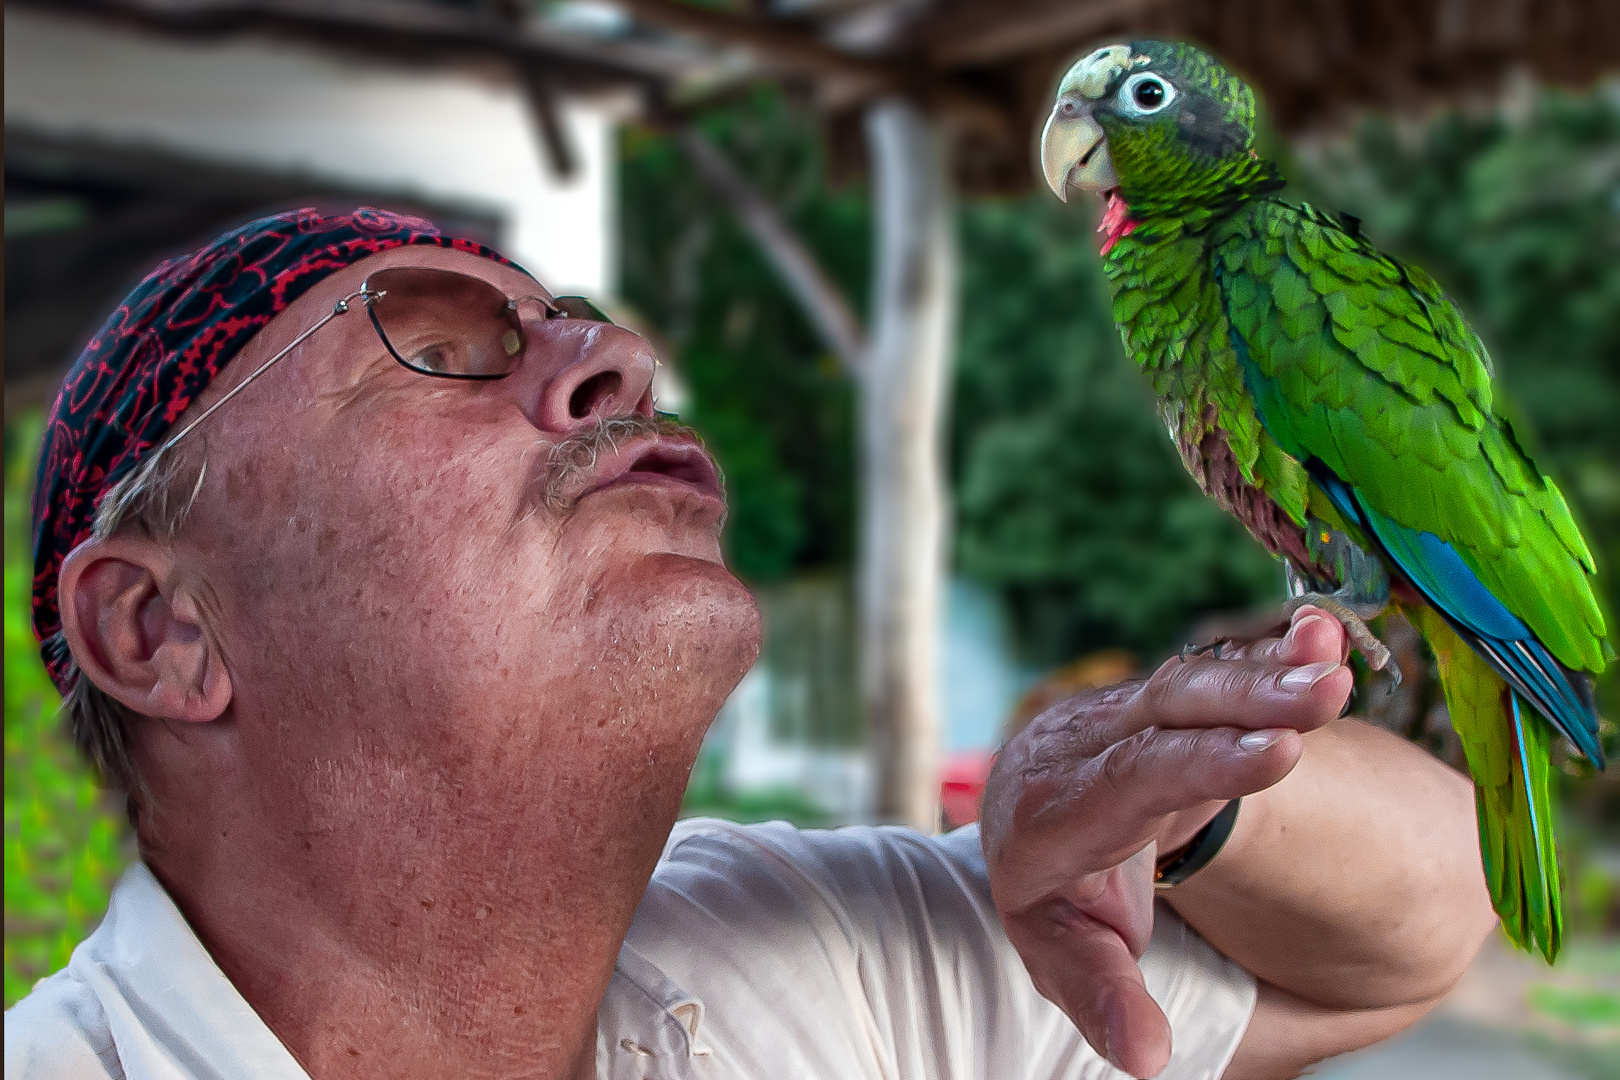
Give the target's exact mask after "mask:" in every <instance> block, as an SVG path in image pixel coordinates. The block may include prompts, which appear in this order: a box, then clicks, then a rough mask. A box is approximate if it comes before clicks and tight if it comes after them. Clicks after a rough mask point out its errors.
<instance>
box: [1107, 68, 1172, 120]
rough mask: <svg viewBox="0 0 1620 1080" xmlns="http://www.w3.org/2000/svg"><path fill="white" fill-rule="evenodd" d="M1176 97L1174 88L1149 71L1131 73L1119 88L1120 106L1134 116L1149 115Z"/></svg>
mask: <svg viewBox="0 0 1620 1080" xmlns="http://www.w3.org/2000/svg"><path fill="white" fill-rule="evenodd" d="M1175 99H1176V88H1175V87H1174V86H1172V85H1170V83H1168V82H1166V81H1165V80H1164V79H1162V78H1160V77H1159V76H1157V75H1155V74H1153V73H1152V72H1150V71H1144V72H1141V73H1140V74H1137V75H1132V76H1131V77H1130V78H1129V79H1126V80H1125V85H1124V86H1121V87H1120V88H1119V104H1120V108H1121V109H1122V110H1123V111H1124V112H1127V113H1130V114H1132V115H1134V116H1150V115H1152V114H1153V113H1156V112H1158V111H1160V110H1161V109H1163V108H1164V107H1165V106H1166V105H1168V104H1170V103H1171V102H1172V101H1174V100H1175Z"/></svg>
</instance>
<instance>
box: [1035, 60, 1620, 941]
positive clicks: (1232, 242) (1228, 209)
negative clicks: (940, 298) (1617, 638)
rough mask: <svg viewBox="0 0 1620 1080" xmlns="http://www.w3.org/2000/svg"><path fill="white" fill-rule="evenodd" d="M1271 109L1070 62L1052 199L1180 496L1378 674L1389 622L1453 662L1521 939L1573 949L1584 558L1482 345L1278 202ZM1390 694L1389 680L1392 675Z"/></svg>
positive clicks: (1588, 567)
mask: <svg viewBox="0 0 1620 1080" xmlns="http://www.w3.org/2000/svg"><path fill="white" fill-rule="evenodd" d="M1253 121H1254V95H1253V93H1252V92H1251V91H1250V90H1249V88H1248V87H1247V86H1245V85H1244V84H1243V83H1242V82H1241V81H1240V80H1239V79H1237V78H1236V77H1234V76H1233V75H1232V74H1230V73H1229V72H1228V71H1226V70H1225V69H1224V68H1223V67H1222V66H1221V65H1220V64H1219V63H1217V62H1216V61H1215V60H1214V59H1213V58H1212V57H1210V56H1209V55H1207V54H1205V53H1203V52H1201V51H1200V50H1198V49H1196V48H1193V47H1192V46H1189V45H1183V44H1172V43H1164V42H1156V41H1136V42H1131V43H1130V44H1128V45H1110V46H1108V47H1106V48H1102V49H1098V50H1097V51H1095V52H1093V53H1091V54H1090V55H1089V56H1086V57H1084V58H1082V59H1081V60H1079V61H1078V62H1077V63H1076V64H1075V65H1074V66H1073V67H1072V68H1070V69H1069V71H1068V73H1067V74H1066V75H1065V76H1064V77H1063V81H1062V83H1061V85H1060V86H1059V88H1058V94H1057V101H1056V103H1055V105H1054V107H1053V109H1052V114H1051V117H1050V118H1049V119H1048V120H1047V123H1046V129H1045V131H1044V132H1043V134H1042V136H1041V163H1042V168H1043V170H1044V172H1045V175H1046V181H1047V183H1048V184H1049V185H1050V186H1051V188H1052V190H1053V191H1054V192H1056V193H1057V195H1058V197H1059V198H1062V199H1065V200H1067V197H1068V192H1069V191H1070V190H1071V189H1080V190H1084V191H1092V192H1096V193H1098V194H1100V195H1101V196H1102V198H1103V201H1104V212H1103V217H1102V223H1101V225H1099V226H1098V232H1100V233H1102V234H1104V238H1103V242H1102V252H1103V268H1104V270H1105V272H1106V273H1107V276H1108V282H1109V286H1110V289H1111V291H1112V293H1113V310H1114V320H1115V322H1117V323H1118V325H1119V332H1120V336H1121V337H1122V338H1123V339H1124V342H1125V351H1126V352H1127V353H1128V354H1129V355H1130V357H1131V358H1132V359H1133V360H1135V361H1136V363H1137V364H1138V365H1139V366H1140V367H1141V368H1142V370H1143V372H1145V373H1146V374H1147V376H1148V378H1149V379H1150V380H1151V382H1152V384H1153V389H1154V391H1155V392H1156V394H1157V395H1158V398H1159V407H1160V413H1161V415H1162V416H1163V419H1164V421H1165V425H1166V427H1167V428H1168V429H1169V432H1170V436H1171V438H1172V440H1173V441H1174V442H1175V445H1176V449H1177V450H1178V451H1179V452H1180V454H1181V458H1182V461H1183V462H1184V463H1185V464H1186V466H1187V469H1188V471H1190V472H1191V473H1192V475H1193V477H1194V478H1195V479H1196V480H1197V481H1198V484H1199V486H1200V487H1201V488H1202V489H1203V490H1204V492H1205V494H1207V495H1209V496H1210V497H1211V498H1212V499H1214V500H1215V501H1216V502H1217V503H1218V504H1219V505H1220V506H1222V507H1223V508H1224V509H1226V510H1227V511H1229V512H1230V513H1232V514H1233V515H1234V516H1236V517H1237V519H1238V520H1239V521H1241V522H1242V523H1243V525H1244V526H1245V527H1246V528H1247V529H1248V530H1249V531H1250V533H1252V534H1253V535H1254V537H1255V539H1257V540H1258V541H1259V542H1260V543H1261V544H1263V545H1264V546H1265V547H1266V549H1267V550H1268V551H1270V552H1271V553H1272V554H1273V555H1274V556H1276V557H1278V558H1280V559H1282V560H1283V561H1284V562H1285V563H1286V566H1287V569H1288V577H1289V582H1290V587H1291V592H1292V593H1293V599H1292V600H1291V601H1290V605H1291V607H1297V606H1299V605H1301V604H1304V603H1312V604H1315V605H1317V606H1320V607H1322V608H1324V609H1326V610H1328V611H1330V612H1331V613H1333V614H1334V615H1335V616H1337V617H1338V618H1339V619H1340V620H1341V621H1342V622H1343V623H1344V624H1345V629H1346V631H1347V633H1348V636H1349V637H1350V640H1351V641H1352V643H1353V644H1354V645H1355V646H1356V647H1357V648H1358V649H1359V650H1360V651H1361V652H1362V654H1363V656H1365V657H1366V658H1367V661H1368V663H1369V664H1370V665H1371V666H1372V667H1374V668H1380V669H1381V668H1384V667H1386V666H1387V665H1389V663H1390V654H1389V650H1388V649H1387V648H1385V646H1384V645H1383V644H1382V643H1381V642H1380V641H1379V640H1378V639H1377V637H1376V636H1374V635H1373V633H1372V632H1371V631H1370V630H1369V629H1368V628H1367V625H1366V620H1368V619H1371V618H1374V617H1376V616H1377V615H1379V614H1381V613H1383V612H1384V611H1385V609H1386V608H1387V607H1388V606H1389V605H1390V604H1391V603H1392V602H1393V603H1394V604H1395V605H1396V606H1398V607H1399V608H1400V609H1401V610H1402V612H1403V613H1404V614H1405V615H1406V616H1407V617H1408V618H1409V619H1410V620H1411V621H1412V623H1413V624H1414V625H1415V626H1416V627H1417V628H1418V629H1419V630H1420V631H1421V632H1422V634H1423V636H1424V638H1425V639H1426V640H1427V641H1428V643H1429V645H1430V647H1431V648H1432V649H1433V651H1434V654H1435V656H1436V658H1437V660H1438V663H1439V668H1440V678H1441V682H1442V685H1443V687H1444V690H1445V696H1446V704H1447V706H1448V708H1449V709H1450V712H1451V719H1452V724H1453V725H1454V726H1455V727H1456V729H1457V734H1458V735H1459V736H1460V738H1461V740H1462V744H1463V749H1464V751H1465V753H1466V755H1467V759H1468V769H1469V772H1470V773H1471V774H1472V776H1473V781H1474V790H1475V802H1476V805H1477V809H1478V817H1479V833H1480V850H1481V856H1482V859H1483V862H1484V867H1485V877H1486V880H1487V882H1488V883H1489V886H1490V891H1491V898H1492V901H1493V903H1494V904H1495V907H1496V911H1497V913H1498V914H1499V915H1500V916H1501V918H1502V924H1503V926H1504V927H1505V928H1506V930H1507V932H1508V934H1509V935H1510V936H1511V937H1512V938H1513V940H1514V941H1515V942H1517V943H1518V944H1519V945H1520V946H1521V947H1523V948H1526V949H1530V948H1534V949H1539V950H1540V952H1541V953H1542V955H1543V956H1545V957H1546V958H1547V960H1548V961H1549V962H1551V961H1552V960H1553V959H1554V958H1555V957H1556V956H1557V954H1558V950H1559V945H1560V942H1561V938H1562V903H1561V900H1560V892H1559V879H1558V866H1557V861H1556V851H1555V848H1554V843H1553V822H1552V805H1551V796H1550V790H1549V789H1550V787H1551V782H1552V776H1551V768H1550V765H1549V754H1550V749H1551V744H1552V741H1553V739H1554V737H1555V735H1556V734H1562V735H1564V736H1566V737H1567V738H1568V739H1569V740H1570V741H1571V742H1572V743H1573V744H1574V745H1575V747H1576V748H1577V749H1578V750H1579V751H1580V753H1582V754H1583V755H1585V756H1586V757H1587V758H1588V759H1589V760H1590V761H1592V762H1593V764H1595V765H1597V766H1598V767H1599V768H1601V767H1602V766H1603V751H1602V747H1601V745H1600V743H1599V741H1598V734H1597V731H1598V717H1597V709H1596V705H1595V703H1594V700H1593V694H1592V686H1591V680H1590V677H1591V676H1592V675H1595V674H1597V673H1599V672H1601V671H1602V670H1603V668H1604V666H1605V665H1606V664H1607V663H1608V662H1610V661H1611V660H1613V659H1614V656H1615V654H1614V649H1613V648H1612V647H1611V645H1610V644H1609V642H1608V640H1607V638H1608V635H1607V630H1606V628H1605V624H1604V618H1603V614H1602V612H1601V611H1600V609H1599V607H1598V602H1597V598H1596V596H1595V595H1594V591H1593V576H1594V574H1595V573H1596V567H1595V565H1594V562H1593V559H1592V554H1591V552H1590V551H1589V550H1588V548H1587V546H1586V543H1585V542H1584V541H1583V539H1582V538H1581V534H1580V531H1579V530H1578V529H1577V528H1576V526H1575V522H1574V520H1573V519H1572V518H1571V516H1570V513H1569V508H1568V507H1567V506H1566V505H1565V503H1564V498H1563V496H1562V495H1561V494H1560V493H1559V491H1558V487H1557V485H1555V484H1554V483H1553V482H1552V480H1550V479H1549V478H1547V477H1546V476H1544V475H1542V473H1541V471H1540V470H1539V469H1537V467H1536V465H1535V464H1534V463H1533V462H1532V461H1531V460H1530V457H1529V455H1528V454H1527V453H1526V452H1525V450H1524V448H1523V446H1521V445H1520V443H1519V442H1518V440H1517V439H1516V438H1515V437H1514V434H1513V431H1512V429H1511V427H1510V426H1509V424H1508V422H1507V420H1506V419H1505V418H1504V417H1503V416H1502V414H1501V412H1500V411H1499V410H1498V408H1497V406H1496V400H1495V391H1494V389H1493V387H1492V385H1491V379H1492V377H1493V375H1494V371H1493V369H1492V367H1491V361H1490V357H1489V356H1487V355H1486V352H1485V347H1484V346H1483V345H1482V344H1481V343H1480V340H1479V337H1478V336H1477V335H1476V334H1475V333H1474V332H1473V331H1472V330H1471V329H1470V328H1469V326H1468V324H1467V323H1466V322H1465V321H1464V319H1463V316H1462V313H1461V312H1460V311H1459V310H1458V309H1457V305H1456V304H1455V303H1454V302H1453V301H1452V300H1451V298H1450V297H1449V296H1447V295H1446V293H1445V292H1444V291H1443V290H1442V289H1441V288H1440V286H1439V285H1437V284H1436V283H1435V281H1434V279H1433V278H1431V277H1429V275H1428V274H1426V273H1424V272H1423V271H1422V270H1420V269H1418V268H1417V267H1415V266H1409V265H1406V264H1405V263H1402V262H1400V261H1398V260H1396V259H1393V258H1391V257H1390V256H1388V255H1385V254H1383V253H1382V252H1380V251H1379V250H1378V249H1377V248H1375V247H1374V246H1373V245H1372V244H1371V243H1369V242H1368V241H1367V239H1366V238H1365V237H1363V236H1362V235H1361V232H1360V229H1359V223H1358V221H1357V219H1355V218H1353V217H1350V216H1349V215H1344V214H1329V213H1325V212H1323V211H1321V210H1318V209H1316V208H1315V207H1312V206H1308V205H1302V206H1294V205H1291V204H1289V203H1285V202H1283V201H1281V200H1280V199H1279V197H1278V192H1279V191H1280V190H1281V189H1282V187H1283V185H1284V181H1283V180H1282V178H1281V177H1280V175H1279V173H1278V170H1277V167H1276V166H1275V165H1274V164H1272V163H1271V162H1269V161H1266V160H1265V159H1263V158H1261V157H1260V156H1259V155H1257V154H1256V153H1255V151H1254V149H1253V142H1254V128H1253ZM1391 674H1392V675H1393V676H1394V677H1396V678H1398V677H1399V671H1398V669H1397V668H1392V669H1391Z"/></svg>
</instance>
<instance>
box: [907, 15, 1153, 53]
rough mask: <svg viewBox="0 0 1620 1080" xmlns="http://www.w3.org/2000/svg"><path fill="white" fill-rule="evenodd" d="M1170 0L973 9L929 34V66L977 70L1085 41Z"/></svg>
mask: <svg viewBox="0 0 1620 1080" xmlns="http://www.w3.org/2000/svg"><path fill="white" fill-rule="evenodd" d="M1168 2H1169V0H1085V2H1082V0H1038V2H1036V3H1029V4H1022V5H1017V6H1014V5H994V6H992V5H982V6H981V5H973V6H964V7H961V8H958V9H957V13H956V14H955V15H954V16H952V15H946V16H941V17H940V18H939V19H937V20H935V21H934V23H933V25H931V26H929V27H928V29H927V35H928V45H927V46H926V51H927V55H928V59H929V61H930V62H931V63H932V64H933V65H935V66H938V67H941V68H957V67H974V66H978V65H985V64H993V63H996V62H998V61H1004V60H1010V59H1013V58H1015V57H1018V56H1021V55H1023V54H1026V53H1031V52H1038V51H1046V50H1049V49H1051V48H1052V47H1054V46H1056V45H1061V44H1064V43H1066V42H1071V41H1072V42H1074V43H1075V44H1076V45H1080V44H1085V39H1086V38H1088V37H1089V36H1091V35H1093V34H1097V33H1100V32H1101V31H1103V30H1106V29H1108V28H1109V27H1111V26H1115V25H1118V24H1120V23H1124V22H1129V21H1131V20H1133V19H1136V18H1138V17H1140V16H1141V15H1143V14H1145V13H1146V12H1148V11H1151V10H1152V9H1154V8H1157V7H1162V6H1164V5H1165V4H1166V3H1168Z"/></svg>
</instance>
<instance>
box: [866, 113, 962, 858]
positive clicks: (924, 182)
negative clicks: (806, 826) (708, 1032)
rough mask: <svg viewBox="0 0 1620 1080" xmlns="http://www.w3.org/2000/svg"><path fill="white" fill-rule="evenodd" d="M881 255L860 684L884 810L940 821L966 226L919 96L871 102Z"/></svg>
mask: <svg viewBox="0 0 1620 1080" xmlns="http://www.w3.org/2000/svg"><path fill="white" fill-rule="evenodd" d="M866 137H867V146H868V150H869V153H868V158H869V161H870V164H871V178H872V205H873V210H874V214H873V217H874V228H875V230H876V234H875V245H874V247H875V250H874V259H875V262H876V266H875V270H876V273H875V275H874V284H873V289H874V292H873V302H872V315H871V336H870V339H869V346H868V353H867V358H866V363H865V364H864V365H863V368H864V370H863V372H862V390H863V393H862V394H861V403H860V405H861V450H862V460H861V470H862V471H861V481H862V482H861V512H862V522H861V536H860V551H859V568H858V577H857V592H858V596H857V600H856V603H857V608H858V613H859V619H860V624H859V626H860V635H859V637H860V662H861V692H862V697H863V700H864V704H865V707H866V714H867V719H868V722H869V723H870V725H871V734H872V745H873V754H874V756H875V764H876V766H877V768H876V780H877V784H876V789H877V805H876V806H875V807H874V810H875V811H876V814H877V816H878V817H879V818H880V819H883V820H888V821H895V822H902V823H905V824H908V825H911V826H913V827H915V828H918V829H921V830H923V831H925V832H933V831H935V830H936V829H937V828H938V824H939V754H940V721H939V708H938V703H937V701H936V694H935V671H934V667H935V653H936V648H935V640H936V637H937V634H938V615H939V609H940V594H941V590H940V578H941V568H942V554H943V551H942V546H943V545H942V541H943V537H944V532H945V496H944V477H943V475H942V471H943V470H942V468H941V430H940V428H941V418H942V417H943V415H944V407H945V392H946V376H947V373H948V367H949V359H950V346H951V341H952V335H953V333H954V331H955V305H956V251H955V248H956V231H955V225H954V222H953V219H952V213H951V211H952V206H951V196H950V181H949V174H948V172H947V154H946V145H945V137H944V135H943V134H942V133H941V132H940V131H939V130H938V129H937V128H936V127H935V125H933V124H931V123H930V122H929V120H928V118H927V117H926V116H924V114H923V113H922V112H921V111H920V110H919V109H918V108H917V107H916V106H915V105H912V104H910V103H909V102H905V101H900V100H884V101H880V102H879V103H877V104H876V105H874V106H872V108H871V109H870V111H869V112H868V113H867V120H866Z"/></svg>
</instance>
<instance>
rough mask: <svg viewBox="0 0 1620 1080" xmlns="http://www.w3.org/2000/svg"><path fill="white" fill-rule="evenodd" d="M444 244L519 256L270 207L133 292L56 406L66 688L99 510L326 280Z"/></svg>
mask: <svg viewBox="0 0 1620 1080" xmlns="http://www.w3.org/2000/svg"><path fill="white" fill-rule="evenodd" d="M407 244H432V245H434V246H436V247H442V248H454V249H455V250H457V251H466V252H471V253H472V254H475V255H481V256H483V257H484V258H488V259H494V260H495V261H497V262H500V263H504V264H506V265H511V264H510V263H509V262H507V260H506V259H503V258H502V257H501V256H499V255H497V254H496V253H495V252H493V251H491V250H490V249H489V248H486V247H484V246H483V245H482V244H477V243H474V242H473V241H471V240H457V239H452V238H450V237H446V236H443V235H441V234H440V233H439V230H438V229H437V228H435V227H434V225H433V224H432V223H431V222H427V221H423V220H422V219H421V218H414V217H406V216H404V215H400V214H391V213H388V212H386V211H383V210H373V209H372V208H370V207H361V208H360V209H358V210H356V211H354V213H352V214H341V215H335V216H323V215H322V214H320V213H318V212H317V211H315V210H313V209H304V210H291V211H288V212H287V213H284V214H276V215H274V216H273V217H267V218H261V219H260V220H258V221H255V222H251V223H250V224H247V225H244V226H242V227H241V228H239V229H237V230H235V231H234V232H229V233H226V234H225V235H224V236H222V237H220V238H219V239H218V240H215V241H214V242H213V243H211V244H209V245H208V246H207V247H204V248H201V249H200V250H198V251H194V252H192V253H191V254H189V255H182V256H179V257H178V258H174V259H170V260H169V261H168V262H166V263H164V264H163V265H162V266H159V267H158V268H157V269H156V270H154V271H152V272H151V273H150V274H148V275H147V277H146V279H145V280H144V281H142V282H141V283H140V284H139V285H137V286H136V287H135V291H134V292H132V293H130V294H129V295H128V296H127V297H125V298H124V302H123V303H121V304H119V305H118V310H116V311H114V312H113V313H112V315H111V316H110V317H109V318H108V319H107V322H106V324H105V325H103V326H102V328H101V330H100V331H99V332H97V334H96V336H95V337H93V338H91V339H90V343H89V344H88V345H86V346H85V347H84V351H83V352H82V353H80V354H79V358H78V360H76V361H74V363H73V366H72V367H71V368H69V369H68V373H67V378H66V380H65V381H64V382H63V384H62V391H61V393H60V394H58V395H57V398H56V404H55V405H53V406H52V407H51V414H50V417H49V418H48V419H47V421H46V425H45V440H44V445H43V446H42V447H41V448H40V459H39V460H40V464H39V480H38V483H37V486H36V487H35V488H34V505H33V513H34V611H33V618H34V633H35V634H36V635H38V637H39V640H40V642H41V653H42V655H43V656H44V658H45V667H46V668H47V669H48V670H49V672H50V675H51V681H52V682H54V683H55V684H56V687H57V689H58V690H60V691H62V693H64V694H66V693H67V692H68V690H69V689H70V688H71V682H70V680H69V678H68V675H69V670H70V664H71V658H70V657H69V655H68V651H67V647H66V645H65V644H63V643H62V641H61V639H60V638H56V637H54V635H55V634H56V633H57V631H59V630H60V629H61V628H62V619H61V612H60V610H59V608H58V606H57V597H56V580H57V577H58V575H59V574H60V572H61V569H62V560H63V559H64V558H65V557H66V556H67V554H68V552H70V551H72V550H73V549H74V548H75V547H76V546H78V545H79V544H81V543H83V542H84V541H85V540H86V539H88V538H89V536H90V532H91V527H92V524H93V522H94V521H95V516H96V508H97V506H98V505H100V503H101V500H102V498H103V496H105V495H106V494H107V491H108V489H110V488H111V487H112V486H113V485H114V484H116V483H118V482H119V481H120V480H122V479H123V478H124V477H126V476H128V475H129V474H130V473H132V472H134V471H135V469H136V468H137V467H138V466H140V465H141V463H142V462H143V461H144V460H145V459H146V457H147V456H148V455H149V454H150V452H151V451H152V450H153V449H155V448H156V447H158V446H160V445H162V440H163V438H164V435H165V434H166V433H167V432H168V430H169V428H170V427H172V426H173V425H174V422H175V421H176V420H177V419H179V417H180V415H181V414H182V413H184V412H185V411H186V408H187V406H189V405H190V404H191V403H192V402H193V401H195V400H196V398H197V395H199V394H201V393H202V392H203V390H204V389H205V388H206V387H207V386H208V384H209V383H211V382H212V381H213V380H214V377H215V376H216V375H218V374H219V373H220V372H221V371H222V370H223V369H224V367H225V365H226V364H227V363H228V362H229V361H230V359H231V357H233V356H235V355H236V354H237V353H238V352H239V351H241V348H242V346H243V345H245V344H247V342H248V340H249V339H250V338H252V337H253V335H254V334H256V333H258V332H259V330H260V329H261V328H263V326H264V325H265V324H266V323H268V322H269V321H270V320H271V319H273V318H274V317H275V316H276V315H277V314H278V313H280V312H281V311H282V310H284V309H285V308H286V307H287V305H289V304H291V303H292V302H293V301H294V300H296V299H298V298H299V297H300V296H302V295H303V294H304V293H305V292H307V291H309V289H310V288H311V287H312V286H314V285H315V284H316V283H317V282H319V281H320V280H321V279H323V278H325V277H326V276H327V275H329V274H332V273H334V272H335V271H338V270H341V269H343V268H344V267H345V266H349V265H350V264H352V263H356V262H359V261H360V260H361V259H364V258H365V257H367V256H368V255H375V254H376V253H377V252H379V251H387V250H388V249H390V248H396V247H403V246H405V245H407Z"/></svg>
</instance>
